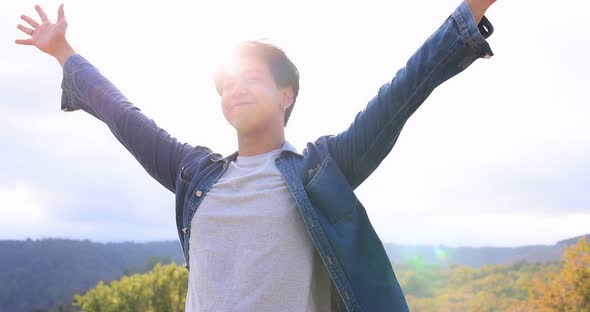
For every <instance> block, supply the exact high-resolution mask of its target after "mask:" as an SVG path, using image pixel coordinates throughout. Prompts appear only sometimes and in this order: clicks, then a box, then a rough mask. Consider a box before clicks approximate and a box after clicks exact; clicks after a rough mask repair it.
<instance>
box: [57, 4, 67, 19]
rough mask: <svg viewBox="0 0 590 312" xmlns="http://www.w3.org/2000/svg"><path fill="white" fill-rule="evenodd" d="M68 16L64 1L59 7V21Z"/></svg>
mask: <svg viewBox="0 0 590 312" xmlns="http://www.w3.org/2000/svg"><path fill="white" fill-rule="evenodd" d="M65 18H66V16H65V14H64V5H63V3H62V4H60V6H59V8H58V9H57V21H58V22H60V21H61V20H63V19H65Z"/></svg>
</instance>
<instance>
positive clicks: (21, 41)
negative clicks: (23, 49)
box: [14, 39, 33, 45]
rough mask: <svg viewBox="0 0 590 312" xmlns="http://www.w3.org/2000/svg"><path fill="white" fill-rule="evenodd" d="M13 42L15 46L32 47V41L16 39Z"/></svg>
mask: <svg viewBox="0 0 590 312" xmlns="http://www.w3.org/2000/svg"><path fill="white" fill-rule="evenodd" d="M14 42H15V43H17V44H24V45H33V39H16V40H14Z"/></svg>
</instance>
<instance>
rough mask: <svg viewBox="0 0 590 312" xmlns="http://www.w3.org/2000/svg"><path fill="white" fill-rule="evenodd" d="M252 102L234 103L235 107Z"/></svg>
mask: <svg viewBox="0 0 590 312" xmlns="http://www.w3.org/2000/svg"><path fill="white" fill-rule="evenodd" d="M250 104H252V102H239V103H236V104H234V106H233V107H238V106H242V105H250Z"/></svg>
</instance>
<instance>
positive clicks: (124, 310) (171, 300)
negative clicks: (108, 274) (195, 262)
mask: <svg viewBox="0 0 590 312" xmlns="http://www.w3.org/2000/svg"><path fill="white" fill-rule="evenodd" d="M187 286H188V272H187V271H186V269H184V267H182V266H177V265H176V263H171V264H169V265H164V266H162V265H161V264H160V263H157V264H156V265H155V267H154V269H153V270H152V271H150V272H148V273H145V274H135V275H132V276H123V277H122V278H121V279H120V280H116V281H112V282H111V283H110V284H109V285H105V284H104V283H103V282H102V281H100V282H99V283H98V285H97V286H96V287H95V288H93V289H91V290H89V291H88V292H87V293H86V294H84V295H75V296H74V298H75V301H74V303H73V304H74V305H75V306H79V307H81V309H82V311H84V312H115V311H120V312H135V311H138V312H139V311H141V312H180V311H184V307H185V300H186V293H187Z"/></svg>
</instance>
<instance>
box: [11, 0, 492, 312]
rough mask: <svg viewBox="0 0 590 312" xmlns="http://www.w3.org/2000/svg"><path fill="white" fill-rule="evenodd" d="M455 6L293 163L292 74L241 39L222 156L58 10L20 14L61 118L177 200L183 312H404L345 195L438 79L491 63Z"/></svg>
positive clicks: (472, 11)
mask: <svg viewBox="0 0 590 312" xmlns="http://www.w3.org/2000/svg"><path fill="white" fill-rule="evenodd" d="M494 1H495V0H464V1H463V2H461V4H460V5H459V6H458V7H457V9H456V10H455V11H454V12H453V13H452V14H451V15H450V16H449V17H448V18H447V19H446V20H445V21H444V23H443V24H442V25H441V26H440V28H439V29H438V30H436V31H435V32H434V33H433V35H432V36H430V37H429V38H428V39H427V40H426V42H425V43H424V44H423V45H422V46H421V47H420V48H419V49H418V50H417V51H416V52H415V53H414V54H413V55H412V56H411V57H410V59H409V60H408V62H407V64H406V66H405V67H403V68H402V69H400V70H399V71H398V72H397V73H396V75H395V76H394V78H393V79H392V81H391V82H389V83H386V84H384V85H383V86H382V87H381V88H380V89H379V91H378V94H377V95H376V96H375V97H374V98H373V99H371V100H370V101H369V103H368V105H367V106H366V108H365V109H364V110H363V111H361V112H360V113H358V114H357V116H356V118H355V119H354V121H353V123H352V124H351V125H350V127H349V128H348V129H346V130H345V131H343V132H340V133H338V134H335V135H327V136H322V137H320V138H318V139H317V140H316V141H315V142H310V143H308V144H307V147H306V148H305V149H304V150H303V153H298V152H297V150H296V149H295V148H293V147H292V146H291V145H290V144H289V143H288V142H287V141H285V136H284V127H285V125H286V124H287V121H288V119H289V115H290V112H291V110H292V109H293V105H294V103H295V100H296V98H297V94H298V91H299V73H298V71H297V68H296V67H295V66H294V65H293V64H292V63H291V61H290V60H289V59H288V57H287V56H286V55H285V53H284V52H283V51H282V50H281V49H279V48H277V47H275V46H273V45H270V44H265V43H262V42H243V43H241V44H240V45H239V46H238V47H237V48H236V51H235V52H236V53H235V54H234V58H233V65H232V66H229V67H227V68H224V69H223V70H220V71H219V72H218V74H217V75H215V83H216V87H217V91H218V92H219V94H220V95H221V104H222V109H223V114H224V116H225V118H226V119H227V120H228V121H229V123H230V124H231V125H232V126H233V127H234V128H235V129H236V133H237V138H238V151H236V152H235V153H233V154H232V155H229V156H227V157H222V156H221V155H219V154H217V153H214V152H212V151H211V150H210V149H209V148H207V147H203V146H194V147H193V146H191V145H189V144H186V143H184V144H183V143H180V142H178V141H177V140H176V139H175V138H173V137H172V136H170V135H169V134H168V133H167V132H166V131H164V130H163V129H161V128H159V127H158V126H157V125H156V124H155V123H154V122H153V120H151V119H149V118H148V117H146V116H145V115H144V114H143V113H142V112H141V111H140V109H139V108H137V107H135V106H134V105H133V104H131V103H130V102H129V101H128V100H127V99H126V98H125V96H123V94H122V93H121V92H120V91H119V90H118V89H117V88H116V87H115V86H114V85H112V84H111V83H110V82H109V81H108V80H107V79H106V78H105V77H103V76H102V75H101V74H100V73H99V71H98V70H97V69H96V68H95V67H94V66H93V65H91V64H90V63H89V62H88V61H87V60H86V59H84V58H83V57H82V56H81V55H79V54H76V52H75V51H74V50H73V49H72V48H71V47H70V45H69V44H68V43H67V41H66V39H65V31H66V27H67V23H66V19H65V16H64V11H63V5H61V6H60V7H59V9H58V20H57V22H56V23H55V24H53V23H51V22H50V21H49V20H48V19H47V16H46V15H45V13H44V12H43V10H42V9H41V8H40V7H38V6H36V7H35V8H36V10H37V11H38V13H39V15H40V17H41V20H42V23H41V24H39V23H37V22H36V21H34V20H33V19H31V18H30V17H27V16H24V15H23V16H22V19H24V20H25V21H26V22H27V23H29V25H30V26H31V27H32V28H29V27H25V26H22V25H19V26H18V28H19V29H21V30H22V31H23V32H25V33H27V34H29V35H31V38H30V39H23V40H17V41H16V43H19V44H26V45H34V46H36V47H37V48H39V49H40V50H42V51H44V52H46V53H49V54H51V55H53V56H54V57H56V58H57V60H58V61H59V63H60V64H61V65H62V66H63V81H62V89H63V93H62V101H61V107H62V110H64V111H75V110H79V109H82V110H83V111H86V112H87V113H89V114H92V115H93V116H95V117H96V118H98V119H99V120H101V121H102V122H104V123H106V124H107V125H108V127H109V128H110V130H111V131H112V133H113V134H114V135H115V137H116V138H117V139H118V140H119V141H120V142H121V143H122V144H123V145H124V146H125V147H126V148H127V149H128V150H129V151H130V152H131V153H132V154H133V155H134V156H135V158H136V159H137V160H138V161H139V162H140V163H141V165H142V166H143V167H144V168H145V170H146V171H147V172H148V173H149V174H150V175H151V176H152V177H153V178H155V179H156V180H157V181H158V182H159V183H161V184H162V185H163V186H164V187H166V188H167V189H168V190H170V191H171V192H174V193H175V194H176V225H177V228H178V235H179V238H180V242H181V246H182V251H183V254H184V257H185V260H186V264H185V266H186V268H187V269H188V270H189V290H188V293H187V298H186V299H187V300H186V302H187V303H186V310H187V311H345V310H347V311H408V310H409V309H408V306H407V303H406V300H405V298H404V294H403V292H402V290H401V288H400V285H399V283H398V281H397V279H396V276H395V274H394V271H393V269H392V266H391V263H390V261H389V259H388V257H387V255H386V253H385V251H384V249H383V245H382V243H381V241H380V239H379V237H378V236H377V235H376V233H375V232H374V230H373V227H372V226H371V223H370V222H369V219H368V217H367V215H366V211H365V209H364V207H363V206H362V204H361V203H360V202H359V200H358V199H357V198H356V196H355V194H354V192H353V190H354V189H355V188H356V187H358V186H359V185H360V184H361V183H362V182H363V181H364V180H365V179H366V178H367V177H368V176H369V175H370V174H371V173H372V172H373V171H374V170H375V169H376V168H377V166H378V165H379V164H380V163H381V161H382V160H383V159H384V158H385V156H386V155H387V154H388V153H389V152H390V150H391V149H392V147H393V145H394V144H395V142H396V140H397V138H398V137H399V135H400V132H401V130H402V128H403V126H404V124H405V122H406V121H407V120H408V118H409V117H410V115H411V114H412V113H413V112H414V111H415V110H416V109H417V108H418V107H419V106H420V104H422V103H423V102H424V101H425V99H426V98H427V97H428V95H429V94H430V93H431V92H432V91H433V90H434V89H435V88H436V87H437V86H438V85H440V84H441V83H443V82H444V81H446V80H448V79H449V78H451V77H453V76H454V75H456V74H458V73H460V72H461V71H463V70H464V69H466V68H467V67H468V66H469V65H470V64H472V63H473V62H474V61H475V60H477V59H478V58H482V57H484V58H489V57H491V56H492V55H493V53H492V51H491V49H490V47H489V45H488V43H487V42H486V38H487V37H489V36H490V35H491V33H492V26H491V24H490V23H489V21H488V20H487V18H485V17H484V12H485V11H486V10H487V8H488V7H489V6H490V5H491V4H492V3H493V2H494Z"/></svg>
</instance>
